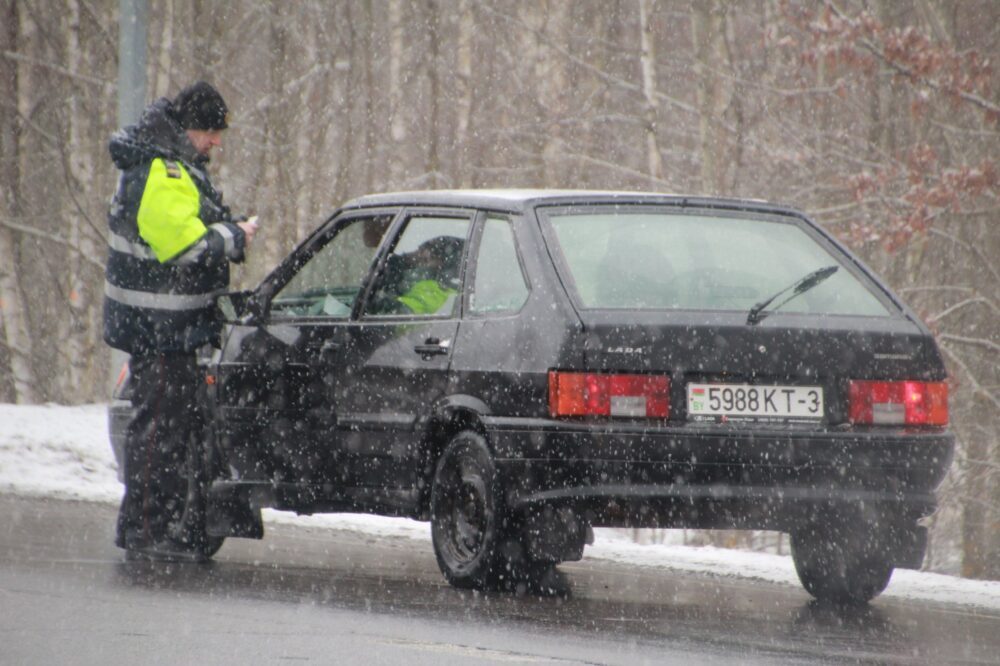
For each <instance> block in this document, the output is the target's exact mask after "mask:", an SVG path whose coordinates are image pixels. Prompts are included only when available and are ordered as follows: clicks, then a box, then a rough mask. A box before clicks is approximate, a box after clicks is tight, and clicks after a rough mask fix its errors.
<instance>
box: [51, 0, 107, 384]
mask: <svg viewBox="0 0 1000 666" xmlns="http://www.w3.org/2000/svg"><path fill="white" fill-rule="evenodd" d="M66 9H67V12H66V14H65V16H64V22H65V28H64V34H65V35H66V56H67V58H66V61H67V66H68V69H69V71H70V73H71V74H72V75H74V76H78V75H79V74H81V73H83V70H84V68H85V67H86V63H87V61H88V57H87V54H86V53H85V52H84V49H83V48H82V47H81V41H80V35H81V25H80V3H79V0H68V1H67V3H66ZM87 97H88V95H87V90H85V89H82V87H81V86H76V89H75V90H74V91H73V93H72V94H71V95H70V96H69V98H68V100H67V107H66V112H67V116H68V118H67V120H68V122H67V125H68V141H67V143H66V145H65V146H64V155H65V157H64V159H65V161H66V167H65V168H66V171H67V173H68V177H67V181H68V182H67V185H68V187H69V188H70V190H71V191H70V196H69V197H68V200H67V201H66V206H65V208H64V213H63V217H64V222H63V225H62V227H63V228H64V229H66V233H67V247H66V263H65V266H66V275H65V276H64V278H63V285H64V289H65V297H66V305H67V307H66V308H65V309H64V310H63V311H62V312H63V314H62V315H61V316H60V317H59V320H58V328H59V330H60V339H61V340H63V341H64V343H65V354H66V363H65V364H64V366H63V372H62V373H60V380H61V381H60V382H59V392H60V394H61V395H62V399H63V400H66V401H69V402H75V401H78V400H79V399H80V396H81V395H82V396H83V397H84V398H87V397H89V393H90V390H91V388H92V386H91V384H92V381H93V379H94V377H93V370H94V366H95V365H96V363H97V353H96V352H97V349H96V344H97V340H96V336H95V333H94V331H95V323H94V322H93V319H94V312H95V306H94V304H95V303H96V300H95V298H94V289H95V286H96V285H95V281H96V277H97V276H94V275H92V272H93V271H92V270H91V269H90V265H89V262H87V261H86V260H85V259H84V257H87V258H90V259H93V258H95V257H96V256H97V255H98V253H99V251H98V247H99V245H98V242H97V240H96V239H95V238H94V235H95V230H94V229H93V228H92V222H91V221H90V220H89V219H87V214H88V213H87V206H85V205H83V204H84V203H85V201H86V200H87V199H88V198H89V197H88V194H89V193H90V187H92V182H93V181H92V174H93V172H94V162H93V155H92V153H91V151H90V150H89V148H88V146H87V140H88V139H90V138H92V137H93V132H92V131H91V129H90V123H89V119H88V114H87V113H86V102H87Z"/></svg>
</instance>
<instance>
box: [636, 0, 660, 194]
mask: <svg viewBox="0 0 1000 666" xmlns="http://www.w3.org/2000/svg"><path fill="white" fill-rule="evenodd" d="M653 10H654V5H653V0H639V45H640V51H639V62H640V64H641V66H642V94H643V97H644V98H645V100H646V108H645V113H644V114H643V115H644V118H643V120H644V123H643V124H644V128H643V131H644V132H645V134H646V170H647V171H648V173H649V176H650V178H652V179H654V180H655V181H662V180H663V159H662V157H661V156H660V142H659V141H658V139H657V134H656V127H657V118H658V114H659V103H658V102H657V99H656V42H655V40H654V38H653V29H652V26H651V25H650V21H649V19H650V16H652V14H653Z"/></svg>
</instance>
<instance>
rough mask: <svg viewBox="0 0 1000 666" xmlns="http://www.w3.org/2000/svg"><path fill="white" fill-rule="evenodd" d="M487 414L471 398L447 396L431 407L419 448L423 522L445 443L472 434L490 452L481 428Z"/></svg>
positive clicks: (483, 404) (457, 395)
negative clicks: (464, 433) (475, 434)
mask: <svg viewBox="0 0 1000 666" xmlns="http://www.w3.org/2000/svg"><path fill="white" fill-rule="evenodd" d="M489 414H490V408H489V406H488V405H487V404H486V403H485V402H483V401H482V400H480V399H479V398H476V397H474V396H471V395H464V394H456V395H450V396H447V397H445V398H443V399H442V400H440V401H439V402H438V403H437V404H435V405H434V408H433V410H432V411H431V414H430V416H429V417H428V419H427V422H426V423H425V424H424V436H423V440H422V441H423V445H422V450H421V454H420V459H421V472H420V484H421V485H420V491H421V492H420V506H419V513H420V516H421V517H422V518H423V519H427V518H428V517H429V516H430V500H431V493H430V489H431V482H432V479H433V478H434V469H435V467H436V465H437V461H438V458H440V457H441V453H442V452H443V451H444V448H445V446H447V445H448V442H450V441H451V439H452V438H453V437H454V436H455V435H457V434H458V433H460V432H462V431H463V430H472V431H473V432H476V433H478V434H479V435H481V436H482V437H483V439H485V440H486V443H487V446H489V447H490V450H491V451H492V448H493V446H492V443H491V442H490V440H489V436H488V435H487V433H486V427H485V426H484V425H483V417H484V416H488V415H489Z"/></svg>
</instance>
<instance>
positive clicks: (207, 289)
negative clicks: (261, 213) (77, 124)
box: [104, 81, 257, 561]
mask: <svg viewBox="0 0 1000 666" xmlns="http://www.w3.org/2000/svg"><path fill="white" fill-rule="evenodd" d="M227 116H228V108H227V106H226V103H225V101H224V100H223V99H222V95H220V94H219V92H218V91H217V90H216V89H215V88H213V87H212V86H211V85H209V84H208V83H205V82H203V81H202V82H198V83H195V84H193V85H191V86H188V87H187V88H184V89H183V90H181V92H180V93H179V94H178V95H177V97H176V98H175V99H173V100H172V101H171V100H169V99H167V98H161V99H159V100H157V101H155V102H153V104H151V105H150V106H149V107H147V108H146V109H145V110H144V111H143V113H142V117H141V119H140V120H139V123H138V124H137V125H132V126H129V127H126V128H124V129H122V130H119V131H118V132H116V133H115V134H114V135H113V136H112V138H111V143H110V146H109V148H110V151H111V159H112V161H113V162H114V164H115V166H116V167H118V169H120V170H121V175H120V178H119V181H118V188H117V191H116V192H115V195H114V198H113V199H112V202H111V208H110V212H109V215H108V223H109V226H110V233H109V234H108V244H109V256H108V262H107V271H106V281H105V292H104V293H105V299H104V339H105V341H106V342H107V343H108V344H109V345H111V346H112V347H114V348H116V349H121V350H123V351H125V352H128V353H129V354H131V359H130V361H129V366H130V370H131V375H132V386H133V389H134V393H133V399H132V402H133V406H134V408H135V416H134V418H133V419H132V421H131V422H130V423H129V426H128V430H127V434H126V444H125V493H124V496H123V498H122V503H121V508H120V510H119V514H118V524H117V535H116V540H115V543H116V545H117V546H118V547H119V548H123V549H125V551H126V559H157V560H171V561H203V560H205V559H207V558H208V557H209V556H210V554H211V552H212V549H211V546H210V545H209V540H208V538H207V537H206V535H205V530H204V517H203V512H195V511H193V509H194V508H195V507H194V506H187V505H188V504H192V505H196V504H198V502H189V498H190V497H198V496H199V493H198V492H194V493H193V494H192V493H189V482H191V480H192V478H193V477H196V476H197V475H198V472H199V466H198V464H197V463H195V462H194V461H196V460H200V459H201V458H202V456H201V454H200V453H199V452H200V451H201V450H202V449H201V447H202V446H203V445H204V435H205V422H204V417H203V415H202V412H201V409H202V408H201V405H200V400H199V391H200V390H201V385H202V384H203V382H204V372H203V371H202V372H199V370H198V366H197V360H196V354H197V350H198V349H199V348H200V347H203V346H205V345H213V346H217V345H218V343H219V334H220V332H221V331H220V324H219V322H218V319H217V317H216V314H215V306H214V295H216V294H217V293H219V292H221V291H224V290H225V289H226V288H227V287H228V285H229V264H230V262H241V261H242V260H243V257H244V251H245V249H246V247H247V245H248V244H249V242H250V241H251V240H252V239H253V236H254V234H255V233H256V230H257V227H256V223H255V222H249V221H246V219H245V218H234V217H233V215H232V214H231V212H230V210H229V208H228V207H227V206H226V205H224V204H223V202H222V194H221V193H220V192H219V191H218V190H216V189H215V188H214V187H213V186H212V183H211V181H210V180H209V177H208V173H207V172H206V166H207V164H208V160H209V154H210V153H211V151H212V149H213V148H214V147H216V146H220V145H221V140H222V132H223V130H225V129H226V128H227V127H228V118H227ZM185 509H188V510H187V511H185ZM199 513H200V514H201V515H199Z"/></svg>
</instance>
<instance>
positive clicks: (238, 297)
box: [215, 290, 260, 323]
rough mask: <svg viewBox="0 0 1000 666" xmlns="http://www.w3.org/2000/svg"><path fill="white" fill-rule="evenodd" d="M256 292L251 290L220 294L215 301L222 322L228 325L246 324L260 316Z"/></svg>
mask: <svg viewBox="0 0 1000 666" xmlns="http://www.w3.org/2000/svg"><path fill="white" fill-rule="evenodd" d="M255 293H256V292H254V291H252V290H245V291H231V292H227V293H225V294H220V295H219V296H218V297H217V298H216V299H215V304H216V307H217V308H218V310H219V313H220V315H221V317H222V320H223V321H225V322H228V323H248V322H249V321H251V320H253V319H256V318H257V317H258V316H259V314H260V307H259V305H258V303H257V299H255V298H254V295H255Z"/></svg>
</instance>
